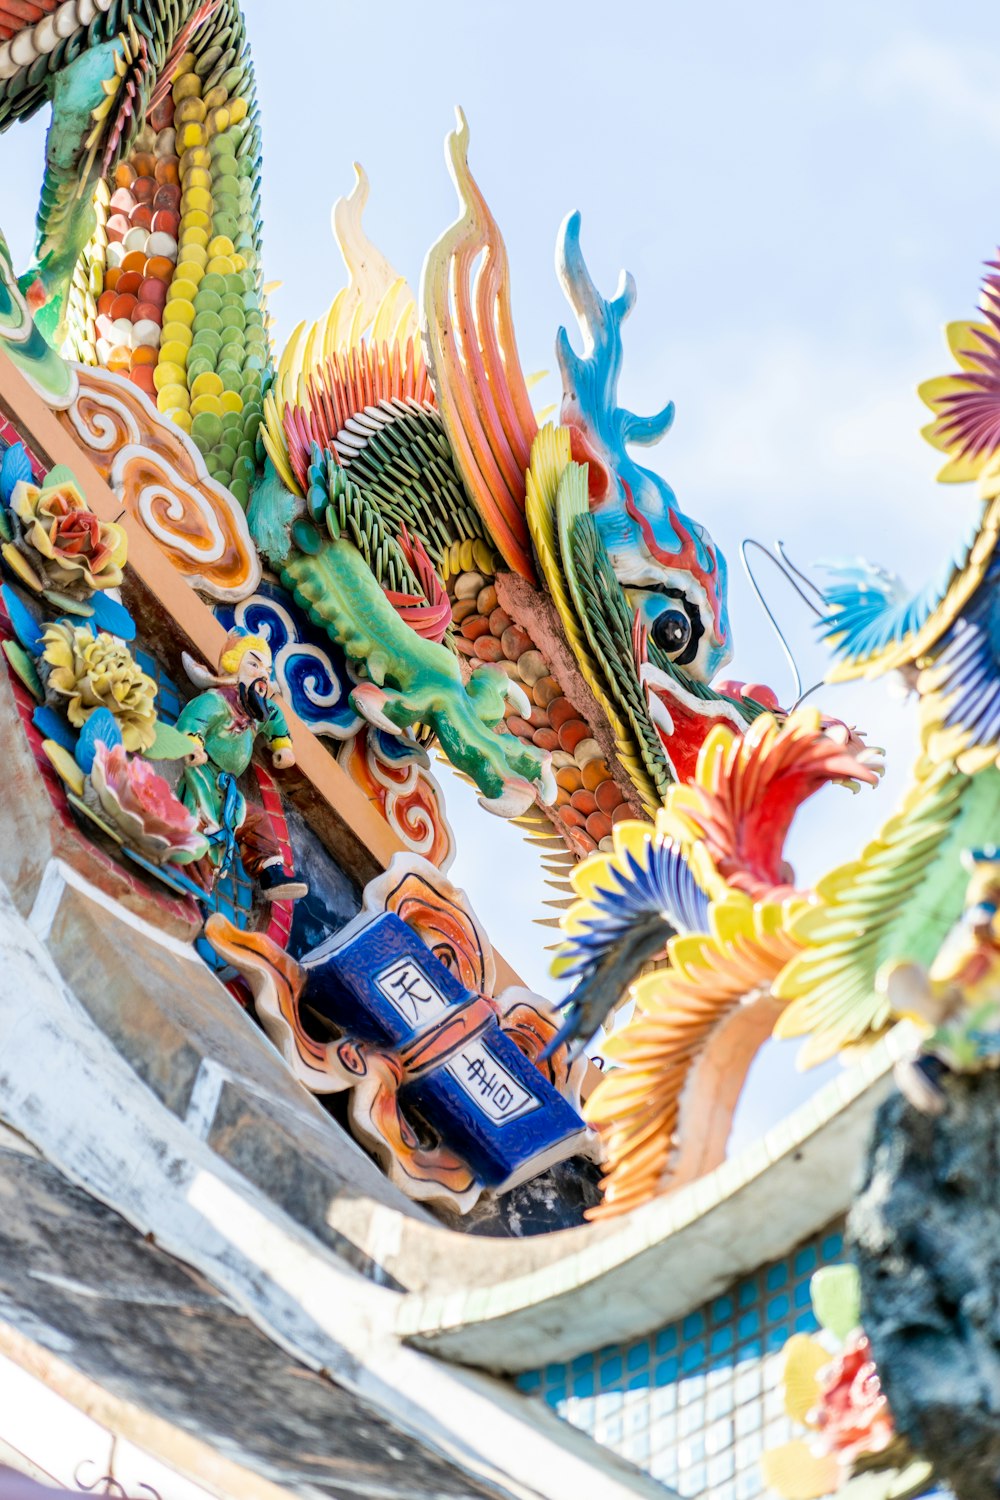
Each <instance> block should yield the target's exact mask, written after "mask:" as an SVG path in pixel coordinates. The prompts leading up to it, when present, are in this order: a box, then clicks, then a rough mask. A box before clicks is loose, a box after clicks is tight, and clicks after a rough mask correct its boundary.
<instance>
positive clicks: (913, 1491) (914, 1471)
mask: <svg viewBox="0 0 1000 1500" xmlns="http://www.w3.org/2000/svg"><path fill="white" fill-rule="evenodd" d="M933 1477H934V1470H933V1469H932V1468H931V1465H930V1464H929V1463H926V1462H925V1461H924V1459H922V1458H918V1459H914V1461H913V1462H912V1463H908V1464H906V1465H904V1467H903V1468H897V1467H896V1466H895V1465H893V1467H892V1468H888V1469H869V1470H868V1471H867V1472H866V1473H864V1474H856V1475H855V1476H854V1478H853V1479H849V1480H848V1481H847V1483H846V1484H843V1485H841V1487H840V1489H839V1490H838V1491H837V1500H914V1497H915V1496H917V1495H922V1494H924V1492H925V1491H926V1489H927V1486H928V1485H929V1484H930V1483H931V1481H932V1479H933Z"/></svg>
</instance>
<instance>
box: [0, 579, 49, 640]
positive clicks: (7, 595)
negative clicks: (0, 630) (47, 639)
mask: <svg viewBox="0 0 1000 1500" xmlns="http://www.w3.org/2000/svg"><path fill="white" fill-rule="evenodd" d="M0 598H2V599H3V607H4V609H5V610H6V611H7V618H8V619H9V620H10V623H11V627H12V629H13V631H14V634H15V635H16V636H17V638H18V640H19V641H20V642H21V645H22V646H23V647H24V649H25V651H27V652H29V653H30V655H31V656H41V654H42V648H43V641H42V631H43V629H44V627H43V626H41V625H39V623H38V621H37V620H36V619H35V617H34V615H33V614H32V612H31V610H30V609H29V608H28V606H27V605H26V604H24V603H23V602H22V600H21V597H20V595H19V594H17V593H15V591H14V590H13V589H12V588H11V587H10V585H9V584H7V583H5V584H3V585H2V586H0Z"/></svg>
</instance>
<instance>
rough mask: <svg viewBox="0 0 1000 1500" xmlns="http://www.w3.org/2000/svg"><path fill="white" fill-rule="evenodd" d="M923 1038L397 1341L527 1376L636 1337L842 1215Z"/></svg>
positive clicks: (877, 1052)
mask: <svg viewBox="0 0 1000 1500" xmlns="http://www.w3.org/2000/svg"><path fill="white" fill-rule="evenodd" d="M911 1035H912V1032H911V1030H910V1028H909V1027H908V1026H897V1027H896V1028H895V1029H894V1030H893V1031H892V1032H890V1033H889V1035H888V1036H887V1037H885V1038H883V1039H882V1040H881V1041H880V1042H878V1043H877V1044H876V1045H875V1046H874V1047H872V1049H871V1050H870V1051H869V1052H868V1053H867V1054H866V1055H865V1056H864V1057H863V1058H862V1059H861V1061H860V1062H858V1063H856V1064H855V1065H854V1066H852V1067H851V1068H849V1069H847V1070H845V1072H844V1073H843V1074H842V1075H841V1076H840V1077H839V1078H836V1079H834V1080H832V1081H831V1082H830V1083H828V1084H826V1085H825V1086H824V1087H823V1088H822V1089H820V1090H818V1091H817V1093H816V1094H815V1095H814V1096H813V1097H812V1098H811V1099H810V1100H808V1101H807V1102H806V1103H805V1104H803V1105H801V1106H800V1107H799V1108H798V1109H796V1110H795V1111H794V1112H793V1113H792V1114H790V1115H789V1116H788V1118H787V1119H785V1120H783V1121H781V1122H780V1123H779V1124H778V1125H776V1126H774V1127H773V1128H772V1129H771V1130H769V1131H768V1132H767V1133H766V1135H764V1136H763V1137H762V1138H761V1139H760V1140H759V1141H756V1142H754V1143H753V1144H752V1145H750V1146H748V1147H747V1148H746V1149H745V1150H743V1151H741V1152H740V1153H739V1154H738V1155H737V1156H735V1157H733V1158H731V1159H730V1160H729V1161H726V1162H724V1163H723V1164H722V1165H721V1166H720V1167H717V1168H716V1169H715V1171H713V1172H710V1173H708V1174H707V1175H706V1176H705V1177H703V1178H700V1179H699V1180H698V1181H697V1182H693V1183H691V1184H689V1185H688V1186H687V1187H684V1188H681V1189H679V1190H678V1191H677V1192H676V1193H672V1194H670V1195H668V1196H667V1197H664V1198H660V1199H658V1200H656V1201H655V1202H653V1203H650V1204H647V1205H645V1206H644V1207H642V1208H639V1209H635V1210H634V1211H633V1212H632V1213H630V1214H626V1215H624V1216H623V1217H622V1219H621V1221H620V1224H619V1226H618V1227H617V1228H616V1230H615V1231H614V1232H613V1233H610V1234H606V1235H604V1236H603V1237H601V1238H600V1239H599V1240H595V1241H594V1242H592V1243H588V1244H585V1245H583V1246H582V1247H581V1246H580V1242H579V1239H578V1238H577V1237H576V1236H574V1237H573V1243H572V1244H567V1254H566V1256H565V1257H564V1258H562V1259H558V1260H554V1261H552V1262H551V1263H550V1264H547V1265H545V1266H543V1267H540V1268H538V1269H537V1270H534V1271H530V1272H527V1273H526V1274H523V1275H514V1276H511V1277H508V1278H507V1279H505V1280H501V1281H498V1282H497V1283H495V1284H494V1285H492V1286H488V1287H483V1286H481V1285H480V1286H470V1287H466V1288H462V1287H461V1286H457V1287H454V1289H453V1290H451V1291H450V1292H449V1294H448V1295H445V1296H442V1295H440V1294H436V1293H429V1294H428V1293H416V1292H413V1293H409V1294H408V1295H406V1296H404V1297H403V1298H402V1299H401V1302H400V1306H399V1321H398V1323H397V1332H398V1334H399V1336H400V1337H401V1338H405V1339H407V1340H408V1341H409V1342H411V1343H413V1344H416V1345H417V1346H418V1347H420V1348H423V1349H427V1350H430V1351H432V1352H433V1353H435V1354H437V1355H439V1356H441V1357H443V1358H446V1359H450V1360H454V1361H456V1362H459V1363H463V1364H471V1365H479V1366H483V1367H485V1368H487V1369H491V1370H502V1371H510V1372H514V1371H519V1370H528V1369H537V1368H538V1367H540V1366H541V1365H544V1364H548V1363H553V1362H556V1361H561V1360H565V1359H571V1358H574V1357H575V1356H577V1355H579V1354H583V1353H585V1352H587V1351H589V1350H592V1349H596V1348H599V1347H601V1346H602V1345H604V1344H608V1343H619V1342H622V1341H624V1340H628V1339H632V1338H638V1337H641V1336H642V1335H643V1334H646V1333H649V1332H651V1331H652V1330H653V1329H656V1328H659V1327H662V1325H663V1324H664V1323H667V1322H669V1321H670V1320H671V1319H673V1318H676V1317H679V1316H681V1315H682V1314H684V1313H686V1312H689V1311H690V1310H691V1309H692V1308H693V1307H697V1306H699V1305H700V1304H701V1303H703V1302H705V1301H706V1300H707V1299H708V1298H710V1297H712V1296H715V1295H717V1294H718V1293H719V1292H720V1291H722V1290H723V1289H724V1288H725V1287H727V1286H729V1285H731V1284H732V1283H733V1282H734V1281H735V1280H738V1279H739V1277H740V1276H742V1275H745V1274H748V1273H749V1272H751V1271H754V1270H756V1269H757V1267H758V1266H760V1265H761V1264H763V1263H764V1262H766V1261H768V1260H773V1259H776V1258H777V1257H778V1256H780V1255H782V1254H784V1253H785V1252H786V1251H787V1250H789V1249H791V1248H792V1246H793V1245H796V1244H798V1243H799V1242H800V1241H801V1240H803V1239H806V1238H807V1237H808V1236H809V1235H810V1234H813V1233H815V1232H816V1231H817V1230H818V1229H821V1228H822V1226H823V1225H824V1224H827V1223H829V1221H830V1220H831V1219H833V1218H835V1217H836V1216H837V1215H838V1214H841V1213H843V1212H844V1211H845V1210H846V1209H847V1207H848V1205H849V1203H850V1201H851V1197H852V1193H853V1188H854V1178H855V1176H856V1171H857V1167H858V1165H859V1163H860V1160H861V1154H862V1151H863V1149H864V1144H865V1141H866V1139H867V1136H868V1131H869V1127H870V1124H871V1120H872V1117H873V1115H874V1113H875V1111H876V1109H877V1108H878V1106H879V1104H880V1103H881V1102H882V1100H883V1099H884V1098H885V1096H886V1095H887V1094H888V1092H889V1090H890V1087H891V1073H892V1066H893V1063H894V1062H895V1060H896V1059H897V1058H898V1057H899V1056H900V1055H901V1054H902V1053H903V1052H904V1051H905V1050H906V1049H907V1046H908V1045H909V1041H910V1037H911Z"/></svg>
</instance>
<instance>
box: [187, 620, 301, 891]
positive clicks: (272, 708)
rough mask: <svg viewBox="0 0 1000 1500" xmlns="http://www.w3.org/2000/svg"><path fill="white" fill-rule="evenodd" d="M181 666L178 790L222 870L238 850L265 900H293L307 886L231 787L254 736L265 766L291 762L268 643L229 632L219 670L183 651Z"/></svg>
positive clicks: (258, 817)
mask: <svg viewBox="0 0 1000 1500" xmlns="http://www.w3.org/2000/svg"><path fill="white" fill-rule="evenodd" d="M184 666H185V669H186V671H187V674H188V676H189V677H190V678H191V680H192V682H194V683H195V685H196V686H197V687H201V688H204V689H205V691H204V692H202V693H199V695H198V696H197V697H196V698H192V699H191V701H190V702H189V703H186V704H185V705H184V708H183V709H182V710H181V713H180V715H179V717H178V719H177V726H176V727H177V729H178V730H179V731H180V732H181V733H183V734H187V735H189V736H190V737H191V738H192V739H193V740H195V741H197V744H198V748H197V749H196V750H194V751H193V752H192V753H191V754H190V755H189V756H188V757H187V763H186V765H185V767H184V771H183V773H182V775H181V779H180V783H179V785H178V787H177V794H178V796H179V797H180V799H181V801H182V802H183V803H184V805H185V807H187V808H188V810H189V811H190V812H192V813H194V814H195V816H196V817H197V818H198V823H199V827H200V828H201V829H202V831H203V832H204V833H206V834H208V835H209V836H210V837H211V836H212V835H213V834H214V835H218V836H219V837H218V838H217V840H216V842H215V843H214V845H213V853H212V856H211V857H212V860H213V865H214V866H215V867H216V868H217V870H218V871H219V872H222V871H223V870H225V869H226V868H228V865H229V862H230V859H231V855H232V851H233V848H234V847H238V848H239V851H240V857H241V859H242V861H243V866H244V869H245V870H246V872H247V874H248V875H250V876H251V878H252V879H253V880H254V881H255V882H256V884H257V886H258V888H259V890H260V892H261V894H262V895H263V896H264V898H265V899H266V900H268V901H295V900H298V898H299V897H301V896H304V895H306V894H307V891H308V887H307V886H306V885H304V884H303V882H302V881H299V880H296V879H295V876H294V874H293V873H291V872H290V871H288V870H286V869H285V866H284V859H283V856H282V854H281V851H280V849H279V848H278V845H277V843H276V841H275V839H274V836H273V834H272V832H271V830H270V827H269V825H268V823H267V819H266V818H265V817H264V816H263V815H262V814H259V813H253V812H250V811H249V810H248V808H247V804H246V799H245V798H244V796H243V794H242V792H240V791H239V789H238V788H237V786H236V781H237V778H238V777H240V776H242V775H243V774H244V772H245V771H246V770H247V768H248V767H249V765H250V761H251V759H252V757H253V752H254V746H255V744H256V742H257V739H258V737H259V736H263V738H264V739H265V740H267V742H268V745H269V746H270V750H271V764H272V765H273V766H274V767H275V769H276V770H282V769H284V768H285V767H287V766H292V765H294V764H295V751H294V750H293V748H292V742H291V739H290V737H289V733H288V725H287V724H286V722H285V716H284V714H283V713H282V712H281V708H280V706H279V704H278V702H277V699H276V696H275V686H274V681H273V678H272V675H271V668H272V660H271V648H270V646H269V645H268V644H267V641H265V640H264V638H263V636H259V635H247V634H245V633H244V632H243V631H241V630H232V631H230V633H229V635H228V637H227V639H226V647H225V650H224V651H223V653H222V656H221V657H220V660H219V669H220V670H219V674H215V673H212V672H209V671H207V670H206V669H205V668H204V667H202V666H200V665H199V664H198V663H197V662H195V661H193V660H192V658H191V657H189V656H187V655H186V654H185V656H184Z"/></svg>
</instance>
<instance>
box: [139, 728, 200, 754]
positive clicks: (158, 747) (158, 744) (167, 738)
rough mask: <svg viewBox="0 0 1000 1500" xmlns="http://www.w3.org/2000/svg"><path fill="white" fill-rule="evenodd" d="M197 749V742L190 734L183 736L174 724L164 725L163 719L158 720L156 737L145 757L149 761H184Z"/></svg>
mask: <svg viewBox="0 0 1000 1500" xmlns="http://www.w3.org/2000/svg"><path fill="white" fill-rule="evenodd" d="M196 747H197V741H195V740H193V739H192V738H191V736H190V735H189V734H183V733H182V732H181V730H179V729H175V728H174V726H173V725H172V724H164V723H163V721H162V719H157V721H156V735H155V737H154V739H153V743H152V744H151V745H150V746H149V748H148V749H147V750H146V751H145V755H146V759H147V760H183V759H184V757H185V755H190V754H191V751H192V750H194V749H196Z"/></svg>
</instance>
